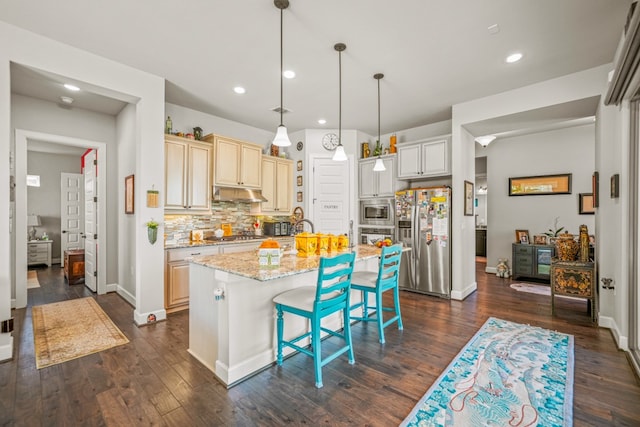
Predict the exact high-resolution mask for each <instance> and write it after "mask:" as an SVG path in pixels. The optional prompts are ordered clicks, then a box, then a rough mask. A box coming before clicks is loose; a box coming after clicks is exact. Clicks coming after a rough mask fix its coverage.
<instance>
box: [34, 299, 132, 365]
mask: <svg viewBox="0 0 640 427" xmlns="http://www.w3.org/2000/svg"><path fill="white" fill-rule="evenodd" d="M31 313H32V319H33V339H34V341H35V352H36V366H37V367H38V369H42V368H45V367H47V366H51V365H56V364H58V363H63V362H66V361H68V360H72V359H77V358H79V357H83V356H86V355H89V354H93V353H97V352H99V351H102V350H106V349H108V348H112V347H116V346H119V345H122V344H126V343H128V342H129V340H128V339H127V337H126V336H125V335H124V334H123V333H122V331H120V329H118V327H117V326H116V325H115V324H114V323H113V322H112V321H111V319H110V318H109V316H107V314H106V313H105V312H104V311H103V310H102V308H100V306H99V305H98V303H97V302H96V301H95V300H94V299H93V298H91V297H87V298H79V299H72V300H68V301H62V302H56V303H51V304H45V305H37V306H35V307H33V309H32V312H31Z"/></svg>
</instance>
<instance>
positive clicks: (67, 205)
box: [60, 172, 84, 267]
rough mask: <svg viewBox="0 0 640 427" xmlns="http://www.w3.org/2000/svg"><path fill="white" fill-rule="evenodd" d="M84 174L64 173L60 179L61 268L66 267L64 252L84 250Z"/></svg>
mask: <svg viewBox="0 0 640 427" xmlns="http://www.w3.org/2000/svg"><path fill="white" fill-rule="evenodd" d="M82 184H83V179H82V174H80V173H67V172H62V173H61V177H60V193H61V195H62V197H61V198H60V228H61V230H62V236H61V238H60V246H61V247H60V252H61V254H60V255H62V256H61V257H60V266H61V267H64V251H67V250H72V249H82V248H83V247H84V242H83V239H82V234H83V233H82V231H83V230H84V215H83V213H84V202H83V200H84V186H83V185H82Z"/></svg>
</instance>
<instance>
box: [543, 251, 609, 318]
mask: <svg viewBox="0 0 640 427" xmlns="http://www.w3.org/2000/svg"><path fill="white" fill-rule="evenodd" d="M596 283H597V279H596V264H595V263H594V262H580V261H554V262H553V263H552V264H551V314H552V315H555V313H556V309H555V297H556V295H563V296H570V297H574V298H584V299H586V300H587V301H588V304H587V310H589V313H590V315H591V321H592V322H593V323H597V321H598V287H597V286H596Z"/></svg>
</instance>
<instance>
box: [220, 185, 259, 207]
mask: <svg viewBox="0 0 640 427" xmlns="http://www.w3.org/2000/svg"><path fill="white" fill-rule="evenodd" d="M213 201H214V202H252V203H262V202H266V201H268V200H267V199H265V198H264V196H263V195H262V192H261V191H260V190H251V189H248V188H232V187H214V188H213Z"/></svg>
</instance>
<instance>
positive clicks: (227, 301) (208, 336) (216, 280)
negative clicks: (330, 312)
mask: <svg viewBox="0 0 640 427" xmlns="http://www.w3.org/2000/svg"><path fill="white" fill-rule="evenodd" d="M353 250H354V251H355V252H356V264H355V271H364V270H370V271H376V270H377V268H378V257H379V255H380V249H379V248H376V247H375V246H370V245H358V246H356V247H355V248H353ZM339 253H341V252H338V253H337V254H339ZM329 256H331V255H329ZM319 260H320V257H319V256H313V257H308V258H302V257H298V256H296V255H284V256H283V257H281V259H280V265H279V267H277V268H273V267H270V268H261V267H260V266H259V265H258V256H257V254H256V251H248V252H240V253H234V254H220V255H209V256H199V257H194V258H193V259H191V264H190V279H189V293H190V295H191V298H190V300H189V350H188V351H189V353H190V354H191V355H193V356H194V357H195V358H196V359H198V360H199V361H200V362H201V363H202V364H204V365H205V366H206V367H207V368H209V369H210V370H211V371H213V373H214V374H215V375H216V376H217V377H218V379H219V380H220V381H221V382H222V383H223V384H225V385H226V386H227V387H231V386H233V385H235V384H237V383H238V382H240V381H242V380H243V379H245V378H247V377H248V376H250V375H252V374H255V373H256V372H259V371H260V370H262V369H264V368H265V367H268V366H271V365H272V364H273V362H275V360H276V347H277V345H276V341H277V337H276V332H275V331H276V328H275V322H276V316H275V307H274V304H273V301H272V300H273V298H274V297H275V296H276V295H278V294H280V293H282V292H284V291H288V290H290V289H295V288H298V287H301V286H315V285H316V280H317V275H318V265H319ZM360 299H361V294H360V292H356V291H353V292H352V294H351V302H352V304H353V303H356V302H359V301H360ZM285 317H286V321H285V336H293V335H299V334H300V332H301V331H305V330H307V327H308V325H307V323H306V322H305V321H304V319H302V318H300V317H299V316H291V317H289V316H288V315H287V314H285ZM323 326H324V327H327V328H331V329H334V330H338V329H340V328H342V319H341V316H340V314H339V313H336V314H335V315H334V316H331V317H328V318H326V319H325V321H323ZM292 351H293V350H292V349H288V352H287V351H285V354H288V353H290V352H292Z"/></svg>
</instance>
